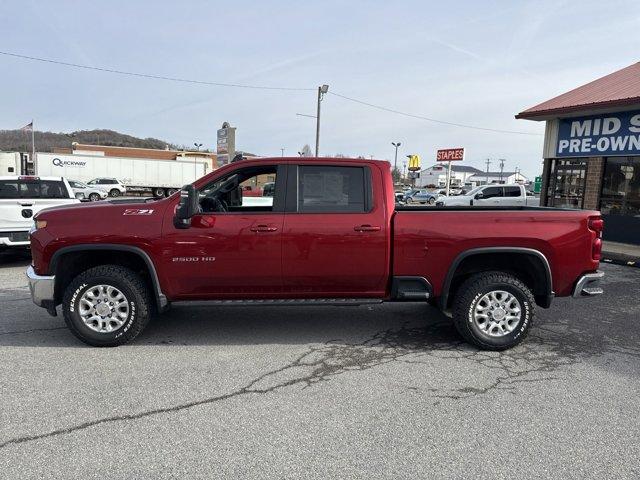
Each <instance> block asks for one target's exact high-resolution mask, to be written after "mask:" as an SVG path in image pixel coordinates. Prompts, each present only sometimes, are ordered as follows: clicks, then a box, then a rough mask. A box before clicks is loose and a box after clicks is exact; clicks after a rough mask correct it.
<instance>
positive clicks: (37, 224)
mask: <svg viewBox="0 0 640 480" xmlns="http://www.w3.org/2000/svg"><path fill="white" fill-rule="evenodd" d="M46 226H47V221H46V220H34V221H33V225H31V229H30V230H29V235H31V234H32V233H34V232H35V231H36V230H38V229H40V228H44V227H46Z"/></svg>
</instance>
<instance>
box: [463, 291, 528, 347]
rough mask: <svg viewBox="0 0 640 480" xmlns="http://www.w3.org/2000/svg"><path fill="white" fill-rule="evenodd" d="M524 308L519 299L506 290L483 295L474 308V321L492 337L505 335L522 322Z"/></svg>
mask: <svg viewBox="0 0 640 480" xmlns="http://www.w3.org/2000/svg"><path fill="white" fill-rule="evenodd" d="M521 318H522V308H521V306H520V302H519V301H518V299H517V298H516V297H515V296H514V295H513V294H511V293H509V292H506V291H504V290H493V291H491V292H488V293H487V294H485V295H483V296H482V297H481V298H480V300H478V301H477V302H476V306H475V308H474V309H473V321H474V323H475V324H476V325H477V326H478V328H479V329H480V330H481V331H482V332H484V333H485V334H487V335H489V336H491V337H504V336H505V335H508V334H510V333H511V332H513V331H514V330H515V329H516V327H517V326H518V325H519V324H520V320H521Z"/></svg>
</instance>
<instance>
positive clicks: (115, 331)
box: [62, 265, 151, 347]
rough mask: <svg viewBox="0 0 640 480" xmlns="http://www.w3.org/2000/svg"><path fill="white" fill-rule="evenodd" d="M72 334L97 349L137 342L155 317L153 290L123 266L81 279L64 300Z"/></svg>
mask: <svg viewBox="0 0 640 480" xmlns="http://www.w3.org/2000/svg"><path fill="white" fill-rule="evenodd" d="M62 311H63V313H64V320H65V322H66V324H67V326H68V327H69V329H70V330H71V332H72V333H73V334H74V335H75V336H76V337H78V338H79V339H80V340H82V341H83V342H84V343H86V344H88V345H92V346H94V347H116V346H118V345H123V344H125V343H127V342H129V341H131V340H133V339H134V338H135V337H136V336H138V334H139V333H140V332H142V330H143V329H144V327H145V326H146V324H147V322H148V321H149V317H150V313H151V300H150V296H149V290H148V288H147V286H146V284H145V283H144V281H143V280H142V278H140V276H139V275H138V274H136V273H135V272H133V271H131V270H129V269H128V268H124V267H121V266H119V265H101V266H99V267H94V268H90V269H89V270H86V271H85V272H83V273H81V274H80V275H78V276H77V277H76V278H74V279H73V281H72V282H71V283H70V284H69V286H68V287H67V288H66V290H65V292H64V296H63V300H62Z"/></svg>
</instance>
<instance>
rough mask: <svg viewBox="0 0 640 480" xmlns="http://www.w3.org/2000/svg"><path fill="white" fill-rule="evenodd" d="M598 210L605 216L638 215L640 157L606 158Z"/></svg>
mask: <svg viewBox="0 0 640 480" xmlns="http://www.w3.org/2000/svg"><path fill="white" fill-rule="evenodd" d="M600 210H601V211H602V213H604V214H605V215H630V216H637V215H640V157H614V158H607V160H606V165H605V169H604V178H603V180H602V194H601V196H600Z"/></svg>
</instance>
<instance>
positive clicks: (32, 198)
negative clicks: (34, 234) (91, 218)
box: [0, 176, 79, 249]
mask: <svg viewBox="0 0 640 480" xmlns="http://www.w3.org/2000/svg"><path fill="white" fill-rule="evenodd" d="M78 202H79V200H78V199H76V198H75V196H74V194H73V190H71V186H70V185H69V183H68V182H67V181H66V180H65V179H63V178H61V177H29V176H3V177H0V249H5V248H9V247H11V248H16V247H21V248H25V247H28V246H29V229H30V228H31V227H32V226H33V217H34V215H35V214H37V213H38V212H39V211H40V210H42V209H43V208H48V207H54V206H59V205H68V204H71V203H78Z"/></svg>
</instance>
